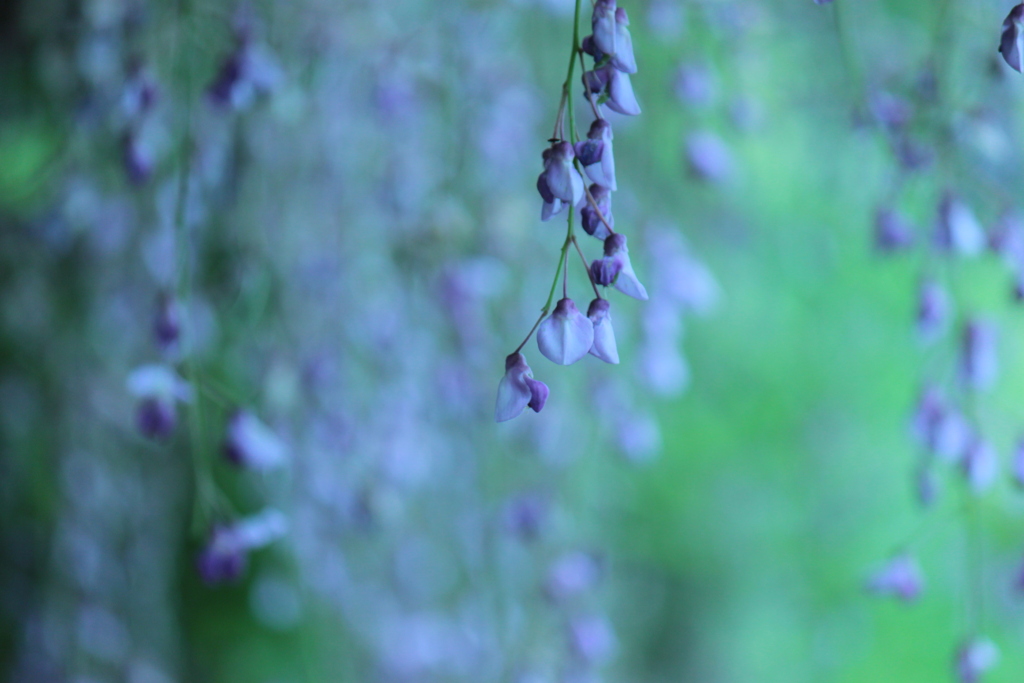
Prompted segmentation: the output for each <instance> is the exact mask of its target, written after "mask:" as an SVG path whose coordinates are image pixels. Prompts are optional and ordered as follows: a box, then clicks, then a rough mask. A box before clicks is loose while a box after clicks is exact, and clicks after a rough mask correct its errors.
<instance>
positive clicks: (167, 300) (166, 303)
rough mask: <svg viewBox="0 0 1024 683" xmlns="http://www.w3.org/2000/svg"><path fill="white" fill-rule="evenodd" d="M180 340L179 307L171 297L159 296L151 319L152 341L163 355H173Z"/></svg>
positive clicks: (166, 295) (167, 295)
mask: <svg viewBox="0 0 1024 683" xmlns="http://www.w3.org/2000/svg"><path fill="white" fill-rule="evenodd" d="M180 338H181V307H180V306H179V305H178V302H177V300H176V299H175V298H174V297H173V296H171V295H169V294H166V293H165V294H161V295H160V300H159V301H158V302H157V310H156V317H155V318H154V319H153V340H154V341H155V342H156V346H157V348H159V349H160V350H161V351H162V352H163V353H165V354H173V353H174V352H175V351H177V349H178V342H179V340H180Z"/></svg>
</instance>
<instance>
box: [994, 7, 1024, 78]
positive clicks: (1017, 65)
mask: <svg viewBox="0 0 1024 683" xmlns="http://www.w3.org/2000/svg"><path fill="white" fill-rule="evenodd" d="M1022 29H1024V3H1022V4H1020V5H1017V6H1015V7H1014V8H1013V9H1011V10H1010V13H1009V14H1007V15H1006V19H1004V20H1003V34H1002V36H1000V38H999V52H1000V53H1001V54H1002V55H1003V59H1005V60H1006V63H1007V64H1009V65H1010V66H1011V67H1012V68H1013V69H1016V70H1017V71H1021V67H1022V64H1021V55H1024V31H1022Z"/></svg>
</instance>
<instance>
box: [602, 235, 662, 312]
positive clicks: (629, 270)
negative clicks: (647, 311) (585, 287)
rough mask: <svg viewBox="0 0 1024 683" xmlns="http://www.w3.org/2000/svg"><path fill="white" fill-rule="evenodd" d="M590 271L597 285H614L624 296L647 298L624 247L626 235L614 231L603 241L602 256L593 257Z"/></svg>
mask: <svg viewBox="0 0 1024 683" xmlns="http://www.w3.org/2000/svg"><path fill="white" fill-rule="evenodd" d="M590 273H591V275H592V276H593V278H594V282H596V283H597V284H599V285H604V286H606V287H607V286H608V285H611V284H614V285H615V288H616V289H618V290H619V291H620V292H622V293H623V294H625V295H626V296H631V297H633V298H634V299H640V300H641V301H646V300H647V298H648V297H647V290H646V289H644V286H643V285H642V284H641V283H640V281H639V280H638V279H637V277H636V273H635V272H634V271H633V265H632V263H630V260H629V249H628V248H627V247H626V236H625V235H623V234H622V233H615V234H614V235H611V236H610V237H608V238H607V239H605V241H604V257H603V258H599V259H594V261H593V263H591V264H590Z"/></svg>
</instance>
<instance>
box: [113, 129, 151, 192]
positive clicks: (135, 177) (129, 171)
mask: <svg viewBox="0 0 1024 683" xmlns="http://www.w3.org/2000/svg"><path fill="white" fill-rule="evenodd" d="M121 153H122V160H123V162H124V171H125V174H126V175H127V176H128V180H129V181H130V182H131V183H132V184H133V185H142V184H144V183H145V182H146V181H147V180H149V178H150V176H152V175H153V166H154V161H153V155H152V154H151V153H150V151H149V150H148V149H146V147H145V146H144V145H143V143H142V141H141V140H140V139H139V136H138V135H137V134H135V133H128V134H127V135H125V136H124V140H123V142H122V147H121Z"/></svg>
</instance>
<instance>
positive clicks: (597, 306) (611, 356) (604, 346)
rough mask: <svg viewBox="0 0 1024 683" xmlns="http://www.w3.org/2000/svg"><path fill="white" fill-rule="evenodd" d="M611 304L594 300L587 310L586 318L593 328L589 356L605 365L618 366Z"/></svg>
mask: <svg viewBox="0 0 1024 683" xmlns="http://www.w3.org/2000/svg"><path fill="white" fill-rule="evenodd" d="M610 309H611V303H610V302H609V301H608V299H594V300H593V301H591V302H590V307H589V308H587V317H588V318H589V319H590V322H591V324H593V326H594V344H593V346H591V347H590V353H591V355H594V356H597V357H598V358H600V359H601V360H603V361H604V362H605V363H612V364H613V365H618V363H619V349H618V348H617V347H616V345H615V330H613V329H612V314H611V310H610Z"/></svg>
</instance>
